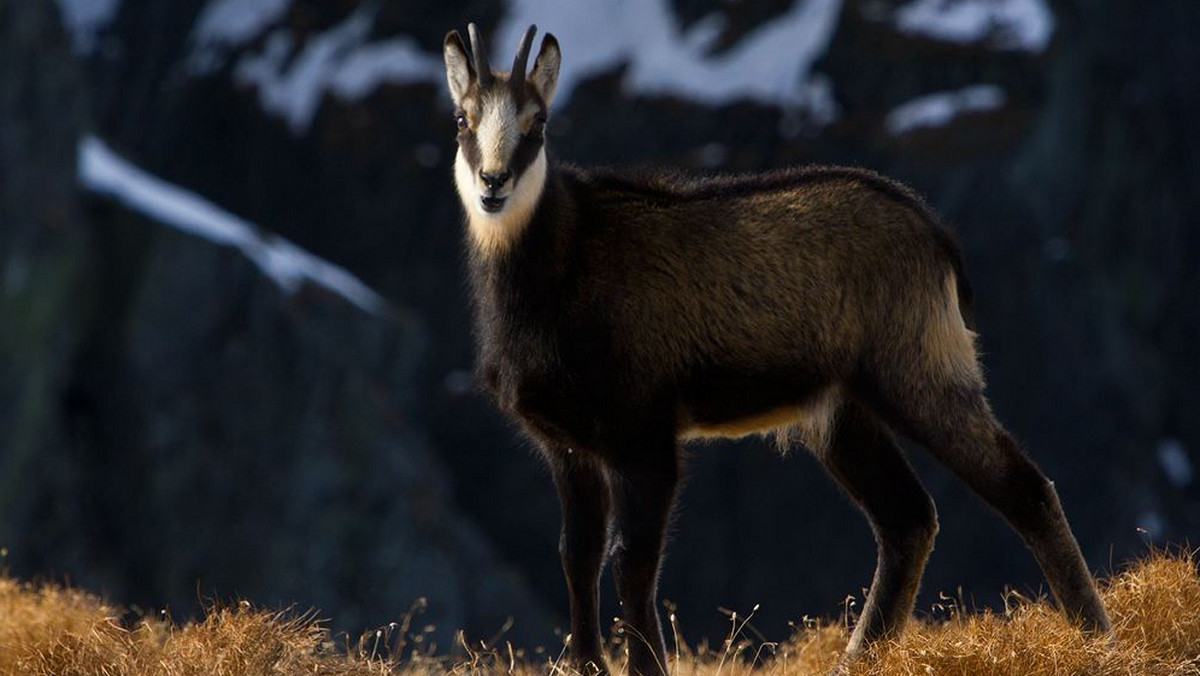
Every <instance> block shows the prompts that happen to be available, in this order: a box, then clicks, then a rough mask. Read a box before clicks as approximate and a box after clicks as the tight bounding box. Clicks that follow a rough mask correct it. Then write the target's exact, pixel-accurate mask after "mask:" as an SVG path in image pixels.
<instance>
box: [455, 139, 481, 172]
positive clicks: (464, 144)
mask: <svg viewBox="0 0 1200 676" xmlns="http://www.w3.org/2000/svg"><path fill="white" fill-rule="evenodd" d="M458 146H459V147H460V148H462V151H463V157H465V158H466V159H467V165H468V166H470V167H471V169H472V171H475V172H478V171H479V163H480V162H482V161H483V156H482V154H481V151H480V150H479V139H477V138H475V132H473V131H471V130H470V129H464V130H463V131H460V132H458Z"/></svg>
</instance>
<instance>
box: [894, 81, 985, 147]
mask: <svg viewBox="0 0 1200 676" xmlns="http://www.w3.org/2000/svg"><path fill="white" fill-rule="evenodd" d="M1004 99H1005V97H1004V90H1003V89H1001V88H999V87H997V86H996V85H987V84H980V85H972V86H970V87H965V88H963V89H959V90H957V91H950V92H936V93H933V94H926V95H924V96H920V97H918V98H915V99H913V100H911V101H908V102H907V103H903V104H901V105H899V106H897V107H896V108H894V109H892V112H890V113H888V115H887V118H886V119H885V120H884V125H885V126H886V127H887V130H888V133H890V134H892V135H895V136H899V135H901V134H907V133H908V132H910V131H913V130H914V129H920V128H923V127H940V126H942V125H944V124H946V123H948V122H949V121H950V120H953V119H954V118H955V117H957V116H959V115H961V114H963V113H971V112H981V111H985V110H995V109H996V108H999V107H1001V106H1003V105H1004Z"/></svg>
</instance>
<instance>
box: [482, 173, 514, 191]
mask: <svg viewBox="0 0 1200 676" xmlns="http://www.w3.org/2000/svg"><path fill="white" fill-rule="evenodd" d="M479 178H481V179H483V184H484V185H486V186H487V187H488V190H499V189H500V186H502V185H504V184H505V183H507V182H508V179H510V178H512V171H511V170H509V169H505V170H504V171H500V172H496V173H491V174H489V173H487V172H484V171H481V172H479Z"/></svg>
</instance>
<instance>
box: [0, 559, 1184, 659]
mask: <svg viewBox="0 0 1200 676" xmlns="http://www.w3.org/2000/svg"><path fill="white" fill-rule="evenodd" d="M1101 593H1102V595H1103V597H1104V601H1105V605H1106V606H1107V607H1108V610H1109V612H1110V614H1111V615H1112V618H1113V623H1114V635H1113V637H1112V638H1111V639H1110V638H1109V637H1095V638H1089V637H1085V636H1083V635H1082V634H1080V632H1078V631H1077V630H1076V629H1075V628H1074V627H1072V626H1071V625H1070V624H1069V623H1068V622H1067V621H1066V620H1065V619H1064V618H1063V617H1062V616H1061V615H1060V614H1059V613H1058V612H1057V611H1056V610H1054V608H1053V607H1052V606H1051V605H1050V604H1049V603H1048V602H1047V601H1046V600H1045V599H1032V600H1031V599H1025V598H1023V597H1021V596H1019V595H1017V594H1014V593H1010V594H1009V595H1008V596H1007V598H1006V606H1007V607H1006V609H1005V610H1004V611H1003V612H998V613H997V612H992V611H988V610H985V611H981V612H968V611H966V610H964V609H963V608H962V607H961V604H959V603H956V602H953V601H949V602H947V603H946V604H943V605H942V606H941V608H940V610H941V611H942V613H941V615H943V616H944V619H939V620H921V621H915V622H913V623H911V624H910V626H909V628H908V629H907V630H906V631H905V632H904V633H903V635H901V636H900V637H898V638H897V639H895V640H892V641H888V642H884V643H881V644H877V645H876V646H874V647H873V648H872V649H871V650H870V651H869V652H868V653H867V654H866V655H864V656H863V658H862V659H860V660H858V661H856V662H853V663H851V664H849V665H843V668H844V673H846V674H847V675H848V676H883V675H885V674H886V675H887V676H931V675H935V676H1068V675H1069V676H1077V675H1084V674H1086V675H1088V676H1159V675H1161V676H1168V675H1170V676H1200V576H1198V575H1197V568H1196V559H1195V556H1194V554H1193V553H1189V552H1182V553H1167V552H1155V553H1152V554H1150V555H1149V556H1147V557H1146V558H1144V559H1142V560H1140V561H1138V562H1136V563H1133V564H1131V565H1129V566H1128V567H1126V568H1125V569H1124V570H1123V571H1121V572H1119V573H1118V574H1117V575H1115V576H1113V577H1112V578H1110V579H1108V580H1106V581H1103V582H1102V583H1101ZM416 609H417V608H416V607H414V611H415V610H416ZM126 617H129V613H125V612H123V611H122V610H121V609H119V608H116V607H114V606H111V605H108V604H106V603H105V602H104V601H103V600H102V599H100V598H98V597H95V596H93V595H90V594H87V593H85V592H82V591H79V590H75V589H70V588H65V587H61V586H57V585H50V584H41V585H34V584H29V583H24V582H20V581H17V580H13V579H11V578H7V577H0V674H3V675H8V674H14V675H15V674H21V675H22V676H25V675H28V676H193V675H194V676H200V675H202V674H203V675H205V676H258V675H264V676H265V675H271V676H300V675H302V674H303V675H306V676H387V675H390V674H396V675H399V676H443V675H446V676H449V675H454V676H458V675H468V674H511V675H513V676H532V675H533V674H553V675H554V676H574V672H573V670H572V669H571V668H570V667H569V666H568V665H567V662H566V660H565V659H564V654H565V653H563V652H558V653H556V654H553V655H550V656H549V657H541V658H538V657H535V656H531V655H528V654H526V653H523V652H521V651H517V650H514V649H513V648H512V646H510V645H508V644H502V645H498V646H489V645H488V644H486V643H481V642H476V643H475V644H474V645H471V644H469V643H468V642H467V641H466V640H460V644H459V652H458V655H457V656H455V657H435V656H433V655H431V654H430V653H431V650H430V649H429V645H428V643H422V641H423V639H424V635H425V634H426V633H427V632H428V630H429V628H428V627H427V628H426V629H425V630H423V631H422V632H416V633H414V631H413V630H412V628H411V627H410V623H411V620H412V613H411V612H410V614H409V616H408V617H406V618H405V620H404V621H403V622H401V623H400V624H393V625H389V626H388V627H383V628H381V629H379V630H378V631H370V632H366V633H364V634H363V635H362V636H361V637H359V639H358V640H357V641H356V642H353V643H349V642H348V644H347V645H345V646H337V645H335V644H334V642H333V641H332V640H331V638H330V636H329V633H328V631H327V630H326V629H325V628H324V627H323V626H322V624H321V623H320V622H319V621H318V619H317V618H316V616H315V615H314V614H313V613H311V612H310V613H294V612H290V611H283V612H280V611H266V610H262V609H257V608H254V607H253V606H251V605H250V604H249V603H247V602H245V601H243V602H240V603H237V604H232V605H227V606H218V607H214V608H212V609H210V610H209V611H208V612H207V613H206V614H205V617H204V618H203V619H202V620H200V621H196V622H189V623H187V624H184V625H182V626H179V625H175V624H172V623H170V622H169V621H167V620H164V619H161V618H155V617H143V618H140V619H136V620H133V621H128V620H125V621H123V618H126ZM668 617H669V618H670V622H669V624H670V626H669V627H668V630H669V633H670V635H671V636H672V637H673V638H675V639H676V640H675V641H674V642H673V645H672V650H671V651H670V652H671V654H670V656H669V658H670V662H671V664H670V668H671V673H672V676H809V675H817V674H821V675H824V674H827V673H830V672H831V671H832V670H834V669H835V668H837V667H838V658H839V655H840V652H841V650H842V648H843V647H844V646H845V643H846V638H847V632H846V629H845V623H844V622H833V623H828V622H817V621H812V620H808V619H807V618H806V619H805V620H804V621H803V622H801V623H800V624H799V625H797V626H796V627H795V632H794V634H793V635H792V636H791V637H789V638H788V639H787V640H785V641H781V642H778V643H776V642H771V641H767V640H766V639H764V638H763V637H762V636H761V635H759V634H758V632H757V631H756V630H755V629H754V627H753V625H752V624H751V620H752V618H753V612H751V613H750V615H748V616H744V617H743V616H739V615H738V614H736V613H730V620H731V621H730V632H729V635H728V636H727V637H726V639H725V640H724V641H722V642H721V644H720V645H718V646H715V647H709V646H707V645H701V646H698V647H690V646H687V645H684V644H682V643H680V642H679V641H678V639H677V636H678V634H677V631H676V624H675V618H674V613H670V614H669V615H668ZM629 640H636V638H635V637H632V636H628V635H626V636H624V637H622V638H618V640H617V643H616V644H614V646H613V657H614V659H613V660H612V662H611V664H612V666H613V667H614V668H616V669H618V670H621V669H622V667H623V666H624V665H623V661H624V660H623V658H622V653H623V650H622V644H621V641H629Z"/></svg>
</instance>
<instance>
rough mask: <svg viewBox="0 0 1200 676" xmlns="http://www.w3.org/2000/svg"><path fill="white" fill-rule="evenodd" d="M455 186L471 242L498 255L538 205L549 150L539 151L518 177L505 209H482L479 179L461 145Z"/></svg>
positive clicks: (509, 243)
mask: <svg viewBox="0 0 1200 676" xmlns="http://www.w3.org/2000/svg"><path fill="white" fill-rule="evenodd" d="M454 185H455V187H456V188H457V189H458V198H459V199H460V200H461V201H462V205H463V209H464V210H465V211H466V213H467V229H468V231H469V232H470V235H471V241H472V242H473V243H474V245H475V247H476V248H477V249H478V250H479V251H480V252H481V253H483V254H485V255H488V256H492V255H495V254H497V253H500V252H502V251H504V250H505V249H507V248H508V247H509V246H511V245H512V243H513V242H514V241H516V239H517V237H518V236H519V235H520V234H521V232H523V231H524V230H525V226H526V225H528V224H529V219H530V218H531V217H532V216H533V211H534V209H536V208H537V204H538V200H540V199H541V197H542V191H543V190H544V189H545V187H546V149H545V148H542V149H541V150H539V151H538V155H537V158H536V159H534V161H533V164H530V165H529V168H528V169H526V170H525V171H524V172H523V173H522V174H521V175H520V176H518V177H517V178H516V185H515V186H513V191H512V192H511V193H510V194H509V195H508V198H507V199H506V200H505V203H504V208H503V209H501V210H500V211H499V212H497V213H488V212H486V211H484V210H483V204H482V203H481V202H480V198H481V197H482V195H483V193H482V191H481V190H480V185H479V180H478V178H477V177H476V175H475V172H474V171H472V170H471V165H470V164H469V163H468V162H467V158H465V157H463V153H462V149H461V148H460V149H459V151H458V154H457V155H456V156H455V158H454Z"/></svg>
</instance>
